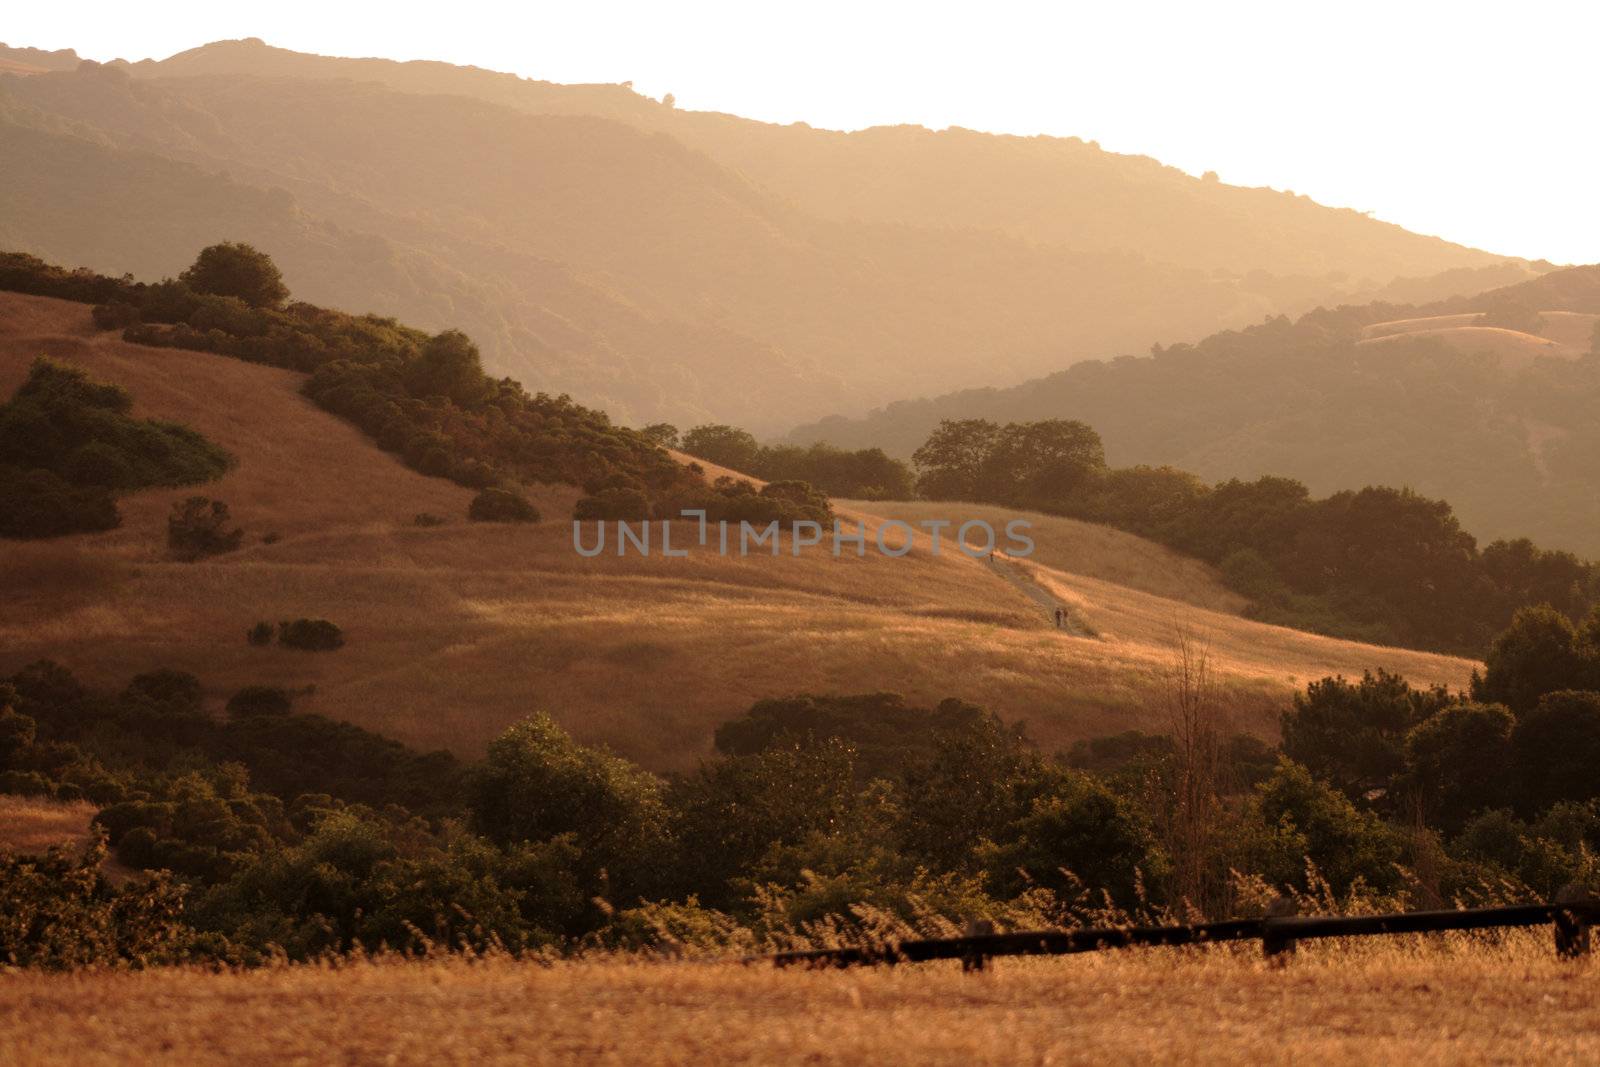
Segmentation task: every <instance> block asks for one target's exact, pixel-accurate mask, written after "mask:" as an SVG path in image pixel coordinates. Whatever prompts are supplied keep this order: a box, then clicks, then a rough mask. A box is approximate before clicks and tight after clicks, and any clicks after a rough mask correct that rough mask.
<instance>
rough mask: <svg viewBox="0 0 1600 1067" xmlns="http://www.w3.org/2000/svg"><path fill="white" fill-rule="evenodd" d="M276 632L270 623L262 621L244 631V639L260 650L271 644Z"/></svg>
mask: <svg viewBox="0 0 1600 1067" xmlns="http://www.w3.org/2000/svg"><path fill="white" fill-rule="evenodd" d="M277 632H278V631H277V629H276V628H275V627H274V626H273V625H272V624H271V623H270V622H266V621H264V620H263V621H262V622H258V623H256V624H255V625H254V626H252V627H250V629H248V630H246V631H245V633H244V639H245V640H246V641H248V642H250V643H251V644H252V645H255V646H256V647H257V648H261V647H263V646H266V645H270V644H272V639H273V637H275V636H276V635H277Z"/></svg>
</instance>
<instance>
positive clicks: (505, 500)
mask: <svg viewBox="0 0 1600 1067" xmlns="http://www.w3.org/2000/svg"><path fill="white" fill-rule="evenodd" d="M467 518H469V519H471V520H472V521H473V522H538V521H539V509H538V508H536V507H534V506H533V505H532V504H530V503H529V502H528V501H527V499H526V498H524V497H522V496H520V495H518V494H517V493H513V492H512V491H511V490H509V489H485V490H484V491H483V492H481V493H479V494H478V495H477V496H475V497H473V498H472V504H471V506H469V507H468V508H467Z"/></svg>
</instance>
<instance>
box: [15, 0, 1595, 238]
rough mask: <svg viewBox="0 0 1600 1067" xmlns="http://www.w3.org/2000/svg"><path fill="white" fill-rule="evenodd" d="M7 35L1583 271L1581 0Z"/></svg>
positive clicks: (1590, 234)
mask: <svg viewBox="0 0 1600 1067" xmlns="http://www.w3.org/2000/svg"><path fill="white" fill-rule="evenodd" d="M0 35H3V36H4V38H5V40H6V42H7V43H9V44H11V45H13V46H20V45H29V46H33V47H42V48H74V49H76V50H77V51H78V53H79V54H80V55H83V56H87V57H89V58H93V59H101V60H105V59H112V58H117V57H122V58H125V59H143V58H147V57H154V58H162V57H165V56H167V55H170V54H172V53H174V52H178V51H182V50H184V49H187V48H191V47H194V46H196V45H199V44H202V43H205V42H207V41H212V40H218V39H222V38H231V37H261V38H263V39H265V40H266V41H267V42H269V43H271V44H276V45H280V46H282V47H286V48H293V49H297V50H300V51H311V52H321V53H325V54H332V55H349V56H386V57H390V58H395V59H442V60H446V61H449V62H453V63H464V64H465V63H470V64H475V65H477V66H481V67H488V68H491V69H495V70H504V71H512V72H515V73H518V74H522V75H526V76H529V77H535V78H543V79H547V80H550V81H558V82H620V81H632V82H633V83H634V87H635V88H636V89H638V90H639V91H641V92H643V93H645V94H647V95H650V96H655V97H659V96H661V95H662V94H663V93H667V92H671V93H673V94H674V95H675V96H676V97H677V102H678V106H679V107H683V108H694V109H703V110H716V111H728V112H733V113H735V114H739V115H746V116H749V117H752V118H759V119H765V120H769V121H775V122H792V121H796V120H803V121H805V122H809V123H811V124H812V125H813V126H826V127H832V128H836V129H857V128H860V127H864V126H873V125H880V124H888V123H902V122H904V123H920V124H922V125H925V126H929V127H933V128H941V127H944V126H952V125H954V126H965V127H969V128H971V129H978V130H992V131H998V132H1006V133H1019V134H1035V133H1048V134H1060V135H1074V136H1079V137H1083V138H1085V139H1086V140H1096V141H1099V142H1100V144H1101V145H1102V146H1104V147H1106V148H1108V149H1111V150H1113V151H1118V152H1129V153H1137V154H1142V155H1150V156H1154V157H1156V158H1157V159H1160V160H1162V161H1163V162H1166V163H1170V164H1172V165H1174V166H1177V167H1181V168H1182V169H1184V170H1186V171H1189V172H1191V173H1194V174H1200V173H1202V172H1204V171H1207V170H1215V171H1217V172H1218V174H1219V175H1220V176H1221V177H1222V180H1223V181H1226V182H1231V183H1234V184H1239V185H1270V186H1272V187H1274V188H1278V189H1293V190H1295V191H1296V192H1300V193H1306V194H1308V195H1310V196H1312V197H1313V198H1314V199H1316V200H1318V201H1321V202H1323V203H1326V204H1333V205H1338V206H1343V207H1353V208H1356V209H1358V210H1362V211H1370V212H1372V213H1373V214H1374V215H1376V216H1377V217H1379V218H1383V219H1387V220H1390V221H1392V222H1397V223H1400V224H1401V225H1403V226H1406V227H1407V228H1409V229H1412V230H1416V231H1418V232H1421V233H1429V234H1438V235H1440V236H1442V237H1446V238H1449V239H1450V240H1454V241H1459V242H1462V243H1464V244H1469V245H1474V246H1477V247H1480V248H1486V249H1489V250H1491V251H1495V252H1500V253H1505V254H1512V255H1521V256H1527V257H1530V258H1540V257H1543V258H1547V259H1550V260H1553V261H1555V262H1558V263H1568V262H1597V261H1600V224H1597V215H1596V212H1595V207H1594V200H1595V198H1594V190H1595V188H1596V183H1597V177H1600V168H1597V166H1596V164H1597V163H1600V133H1597V126H1600V124H1597V122H1596V119H1595V110H1594V109H1595V104H1596V102H1597V100H1600V79H1597V77H1596V60H1597V57H1600V4H1595V3H1593V2H1592V0H1589V2H1570V3H1551V2H1539V0H1534V2H1526V0H1525V2H1522V3H1519V4H1507V3H1504V2H1499V3H1483V2H1479V0H1454V2H1450V3H1435V2H1407V0H1389V2H1386V3H1372V2H1368V0H1341V2H1337V3H1335V2H1331V0H1323V2H1320V3H1305V2H1297V0H1277V2H1273V3H1254V2H1229V0H1211V2H1186V3H1139V2H1122V3H1119V2H1117V0H1098V2H1095V3H1079V2H1076V0H1068V2H1062V3H1055V4H1038V5H1031V4H1021V3H1006V2H981V0H972V2H970V3H964V4H942V3H936V2H929V0H924V2H920V3H899V2H895V3H873V2H870V0H859V2H856V3H840V2H836V0H807V2H805V3H792V2H791V3H789V4H781V5H780V4H775V3H763V2H761V0H742V2H699V0H658V2H648V3H620V2H589V0H566V2H562V3H559V4H549V3H544V2H541V0H532V2H524V3H517V4H511V3H503V4H495V3H484V2H479V0H435V2H432V3H427V4H402V3H386V4H375V3H338V2H336V0H324V2H321V3H307V2H302V0H276V2H273V3H259V4H217V3H214V2H207V3H160V2H158V0H154V2H148V3H129V2H127V0H119V2H117V3H99V2H80V3H53V4H52V3H46V4H13V5H9V9H8V10H7V11H6V13H5V17H4V19H3V20H0Z"/></svg>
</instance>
